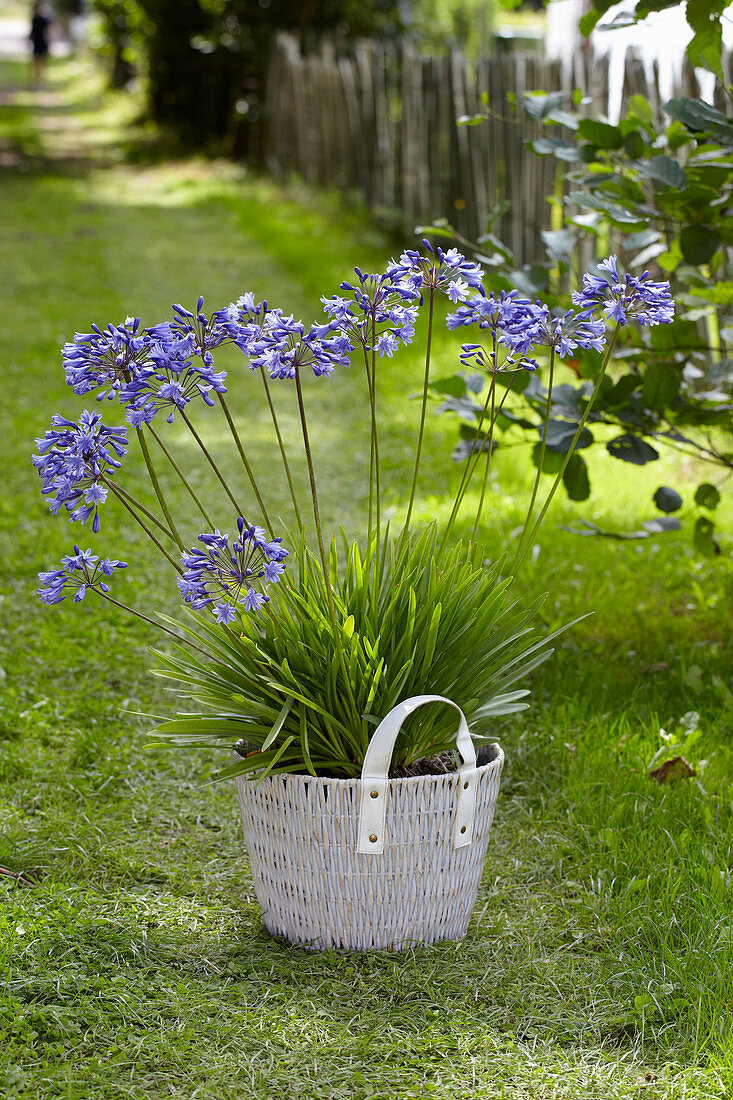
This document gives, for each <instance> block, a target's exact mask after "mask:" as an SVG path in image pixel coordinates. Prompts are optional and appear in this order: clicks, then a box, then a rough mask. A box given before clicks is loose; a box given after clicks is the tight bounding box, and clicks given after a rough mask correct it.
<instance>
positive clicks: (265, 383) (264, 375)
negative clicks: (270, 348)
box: [260, 368, 303, 531]
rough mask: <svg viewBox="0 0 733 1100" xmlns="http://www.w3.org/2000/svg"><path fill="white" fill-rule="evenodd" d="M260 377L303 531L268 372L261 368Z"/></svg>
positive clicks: (297, 517)
mask: <svg viewBox="0 0 733 1100" xmlns="http://www.w3.org/2000/svg"><path fill="white" fill-rule="evenodd" d="M260 375H261V377H262V384H263V386H264V387H265V393H266V395H267V404H268V405H269V406H270V415H271V416H272V423H273V426H274V428H275V435H276V436H277V444H278V447H279V448H280V456H281V458H282V460H283V466H284V467H285V476H286V477H287V479H288V486H289V488H290V498H291V500H292V502H293V508H294V510H295V518H296V520H297V522H298V528H299V529H300V530H301V531H302V530H303V520H302V519H301V515H300V508H299V507H298V498H297V496H296V493H295V485H294V484H293V477H292V474H291V473H290V464H289V462H288V456H287V454H286V453H285V444H284V442H283V437H282V434H281V432H280V425H279V424H278V420H277V414H276V412H275V405H274V403H273V400H272V395H271V394H270V383H269V382H268V381H267V371H266V370H264V369H262V368H260Z"/></svg>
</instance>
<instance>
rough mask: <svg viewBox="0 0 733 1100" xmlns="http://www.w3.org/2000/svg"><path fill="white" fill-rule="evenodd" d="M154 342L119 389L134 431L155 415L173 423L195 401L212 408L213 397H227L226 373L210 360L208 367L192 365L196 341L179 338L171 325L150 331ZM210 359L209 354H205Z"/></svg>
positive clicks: (191, 338) (202, 362)
mask: <svg viewBox="0 0 733 1100" xmlns="http://www.w3.org/2000/svg"><path fill="white" fill-rule="evenodd" d="M149 331H150V332H151V333H155V335H156V337H157V338H158V339H157V342H156V343H154V344H152V345H151V347H150V349H149V352H148V358H147V361H146V362H145V363H144V364H143V365H142V366H139V367H138V368H137V369H136V370H135V372H134V374H133V376H132V378H131V380H130V381H129V382H128V383H127V384H126V385H125V386H123V387H122V388H121V389H120V401H122V402H123V403H124V404H126V405H127V409H126V411H125V416H126V417H127V421H128V423H129V424H131V425H132V427H133V428H139V427H140V426H141V425H142V424H149V423H150V421H151V420H153V418H154V417H155V416H156V414H157V413H158V412H160V411H161V410H163V409H167V410H168V416H167V418H166V419H167V421H168V423H169V424H170V423H172V421H173V418H174V416H175V412H176V409H184V408H185V407H186V405H188V403H189V402H190V401H191V400H192V399H193V398H195V397H201V398H203V400H204V402H205V403H206V404H207V405H210V406H213V404H214V401H213V399H212V398H211V393H212V391H213V392H214V393H226V386H225V385H224V381H225V379H226V372H225V371H221V372H219V373H216V372H215V370H214V365H213V357H211V361H210V363H206V362H204V360H203V359H201V360H200V361H199V362H197V363H194V362H193V359H192V357H193V355H195V354H197V353H196V352H195V351H194V348H193V344H194V343H195V341H194V340H193V337H192V336H191V335H190V334H189V335H187V336H186V335H184V336H180V335H179V334H178V333H177V332H176V331H175V329H174V327H173V326H172V325H168V324H167V323H166V324H164V325H157V326H156V327H155V328H154V329H151V330H149ZM206 354H207V355H208V356H211V353H210V352H209V351H207V352H206Z"/></svg>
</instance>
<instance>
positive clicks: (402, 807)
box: [236, 745, 504, 951]
mask: <svg viewBox="0 0 733 1100" xmlns="http://www.w3.org/2000/svg"><path fill="white" fill-rule="evenodd" d="M490 755H491V759H490V762H489V763H487V764H485V765H484V766H483V767H480V768H479V769H478V771H477V773H476V774H477V779H478V789H477V792H476V817H475V823H474V833H473V842H472V843H471V844H470V845H468V846H466V847H463V848H455V847H454V846H453V839H454V823H453V818H454V814H455V807H456V799H457V793H458V783H459V781H460V780H459V777H458V776H457V775H456V774H455V773H452V774H449V775H427V776H417V777H414V778H409V779H391V780H389V783H388V788H389V789H388V796H387V817H386V831H385V846H384V853H383V854H382V855H360V854H359V853H358V852H357V829H358V818H359V786H360V782H361V780H359V779H315V778H313V777H311V776H303V775H280V776H273V777H270V778H267V779H264V780H263V781H262V782H261V783H259V784H256V783H254V782H253V781H252V780H249V779H246V778H243V777H240V778H238V779H237V780H236V783H237V792H238V795H239V802H240V806H241V810H242V821H243V824H244V839H245V843H246V845H247V850H248V852H249V856H250V860H251V865H252V875H253V878H254V884H255V890H256V892H257V900H258V901H259V903H260V907H261V909H262V921H263V924H264V926H265V928H266V929H267V930H268V931H269V932H272V933H273V934H275V935H279V936H284V937H285V938H286V939H288V940H289V941H290V942H291V943H293V944H298V945H300V946H302V947H306V948H311V949H312V950H320V951H323V950H328V949H331V948H336V949H342V950H344V949H345V950H357V951H361V950H366V949H368V948H379V949H387V948H397V949H399V948H406V947H409V946H410V945H411V944H413V943H434V942H436V941H437V940H456V939H460V938H461V937H462V936H464V935H465V934H466V929H467V928H468V922H469V919H470V916H471V911H472V909H473V907H474V905H475V902H476V894H477V892H478V887H479V883H480V881H481V874H482V871H483V866H484V859H485V856H486V847H487V844H488V841H489V832H490V830H491V822H492V819H493V816H494V806H495V804H496V798H497V795H498V792H499V780H500V777H501V769H502V765H503V763H504V754H503V753H502V751H501V749H500V748H499V746H498V745H493V746H491V754H490Z"/></svg>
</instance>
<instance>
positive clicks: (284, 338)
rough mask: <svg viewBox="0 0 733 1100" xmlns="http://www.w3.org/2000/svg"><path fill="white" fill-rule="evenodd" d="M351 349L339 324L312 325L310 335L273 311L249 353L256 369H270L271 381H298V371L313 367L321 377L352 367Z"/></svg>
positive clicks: (251, 362)
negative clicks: (341, 368)
mask: <svg viewBox="0 0 733 1100" xmlns="http://www.w3.org/2000/svg"><path fill="white" fill-rule="evenodd" d="M350 350H351V347H350V345H349V342H348V340H347V339H345V338H344V336H343V335H342V334H341V333H340V332H338V331H337V325H336V324H334V323H329V324H326V325H311V327H310V329H309V330H308V331H307V332H306V329H305V325H304V324H303V322H302V321H296V320H295V317H294V316H293V315H292V314H290V316H286V315H285V314H284V313H283V312H282V310H279V309H273V310H271V311H270V312H269V313H268V314H267V315H266V316H265V318H264V320H263V322H262V325H261V326H260V327H259V332H258V333H257V334H256V335H255V338H254V339H252V340H251V342H250V343H248V345H247V347H246V354H247V355H248V356H249V360H250V364H251V366H252V368H253V369H254V370H257V369H261V370H266V371H267V373H268V374H269V375H270V377H271V378H285V379H288V378H295V374H296V371H298V370H302V369H304V368H306V367H310V369H311V370H312V371H313V373H314V374H315V375H316V376H317V377H321V376H323V375H328V374H331V373H332V372H333V371H334V370H335V368H336V367H348V365H349V352H350Z"/></svg>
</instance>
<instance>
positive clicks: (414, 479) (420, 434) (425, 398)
mask: <svg viewBox="0 0 733 1100" xmlns="http://www.w3.org/2000/svg"><path fill="white" fill-rule="evenodd" d="M434 304H435V287H433V286H431V287H430V304H429V308H428V340H427V345H426V348H425V377H424V379H423V390H422V409H421V411H420V431H419V432H418V436H417V448H416V450H415V470H414V473H413V475H412V489H411V490H410V503H409V504H408V506H407V515H406V516H405V525H404V528H403V532H406V531H407V529H408V527H409V526H410V517H411V516H412V508H413V505H414V503H415V492H416V490H417V476H418V473H419V471H420V456H421V454H422V441H423V435H424V434H425V416H426V413H427V408H428V384H429V382H430V349H431V344H432V340H433V307H434Z"/></svg>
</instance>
